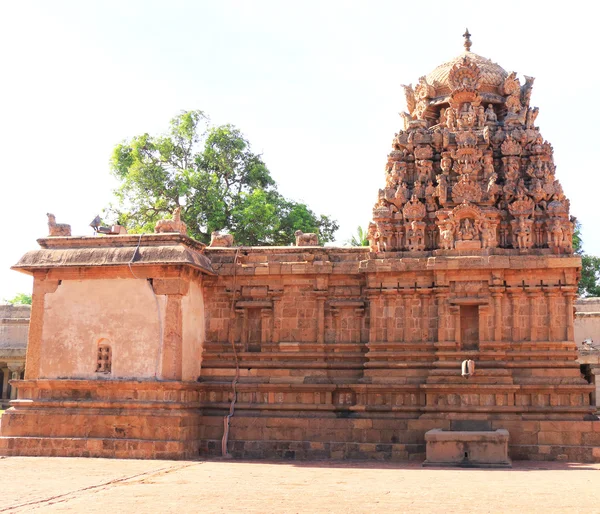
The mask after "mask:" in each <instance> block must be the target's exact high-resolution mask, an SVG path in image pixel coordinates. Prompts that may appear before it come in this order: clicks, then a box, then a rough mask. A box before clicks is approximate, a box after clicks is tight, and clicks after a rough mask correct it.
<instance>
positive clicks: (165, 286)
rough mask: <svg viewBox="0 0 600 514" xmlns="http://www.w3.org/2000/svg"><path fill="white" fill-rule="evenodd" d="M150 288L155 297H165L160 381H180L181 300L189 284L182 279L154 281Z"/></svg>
mask: <svg viewBox="0 0 600 514" xmlns="http://www.w3.org/2000/svg"><path fill="white" fill-rule="evenodd" d="M152 287H153V289H154V293H155V294H156V295H164V296H166V297H167V305H166V308H165V318H164V320H165V321H164V327H163V341H162V343H163V345H162V363H161V364H162V365H161V373H160V378H161V379H162V380H181V377H182V364H183V363H182V359H183V315H182V310H181V299H182V297H183V296H185V295H187V293H188V289H189V282H188V281H187V280H184V279H182V278H173V279H171V278H169V279H155V280H153V282H152Z"/></svg>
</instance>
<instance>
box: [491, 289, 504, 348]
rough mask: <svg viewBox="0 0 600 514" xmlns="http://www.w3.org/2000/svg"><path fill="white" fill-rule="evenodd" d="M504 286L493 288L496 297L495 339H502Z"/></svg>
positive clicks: (493, 295)
mask: <svg viewBox="0 0 600 514" xmlns="http://www.w3.org/2000/svg"><path fill="white" fill-rule="evenodd" d="M503 290H504V289H503V288H499V287H497V288H494V289H492V297H493V298H494V341H502V292H503Z"/></svg>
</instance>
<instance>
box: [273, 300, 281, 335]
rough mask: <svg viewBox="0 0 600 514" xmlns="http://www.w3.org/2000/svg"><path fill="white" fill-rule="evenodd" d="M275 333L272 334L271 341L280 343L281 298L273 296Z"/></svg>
mask: <svg viewBox="0 0 600 514" xmlns="http://www.w3.org/2000/svg"><path fill="white" fill-rule="evenodd" d="M272 298H273V332H272V333H271V341H272V342H273V343H279V339H280V329H281V297H280V296H279V295H278V296H273V297H272Z"/></svg>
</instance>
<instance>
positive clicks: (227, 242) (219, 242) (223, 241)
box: [209, 230, 233, 248]
mask: <svg viewBox="0 0 600 514" xmlns="http://www.w3.org/2000/svg"><path fill="white" fill-rule="evenodd" d="M209 246H210V247H213V248H214V247H229V246H233V236H232V235H231V234H221V232H219V231H218V230H215V231H214V232H213V233H212V234H211V235H210V245H209Z"/></svg>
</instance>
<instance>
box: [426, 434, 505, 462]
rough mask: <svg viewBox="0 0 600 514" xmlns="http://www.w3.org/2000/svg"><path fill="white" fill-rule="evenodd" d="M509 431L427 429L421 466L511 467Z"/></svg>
mask: <svg viewBox="0 0 600 514" xmlns="http://www.w3.org/2000/svg"><path fill="white" fill-rule="evenodd" d="M508 438H509V434H508V430H504V429H498V430H494V431H466V430H461V431H453V430H448V431H447V430H440V429H433V430H429V431H428V432H427V433H426V434H425V441H426V443H427V446H426V453H427V459H426V460H425V462H424V463H423V466H455V467H461V468H510V467H512V464H511V461H510V459H509V458H508Z"/></svg>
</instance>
